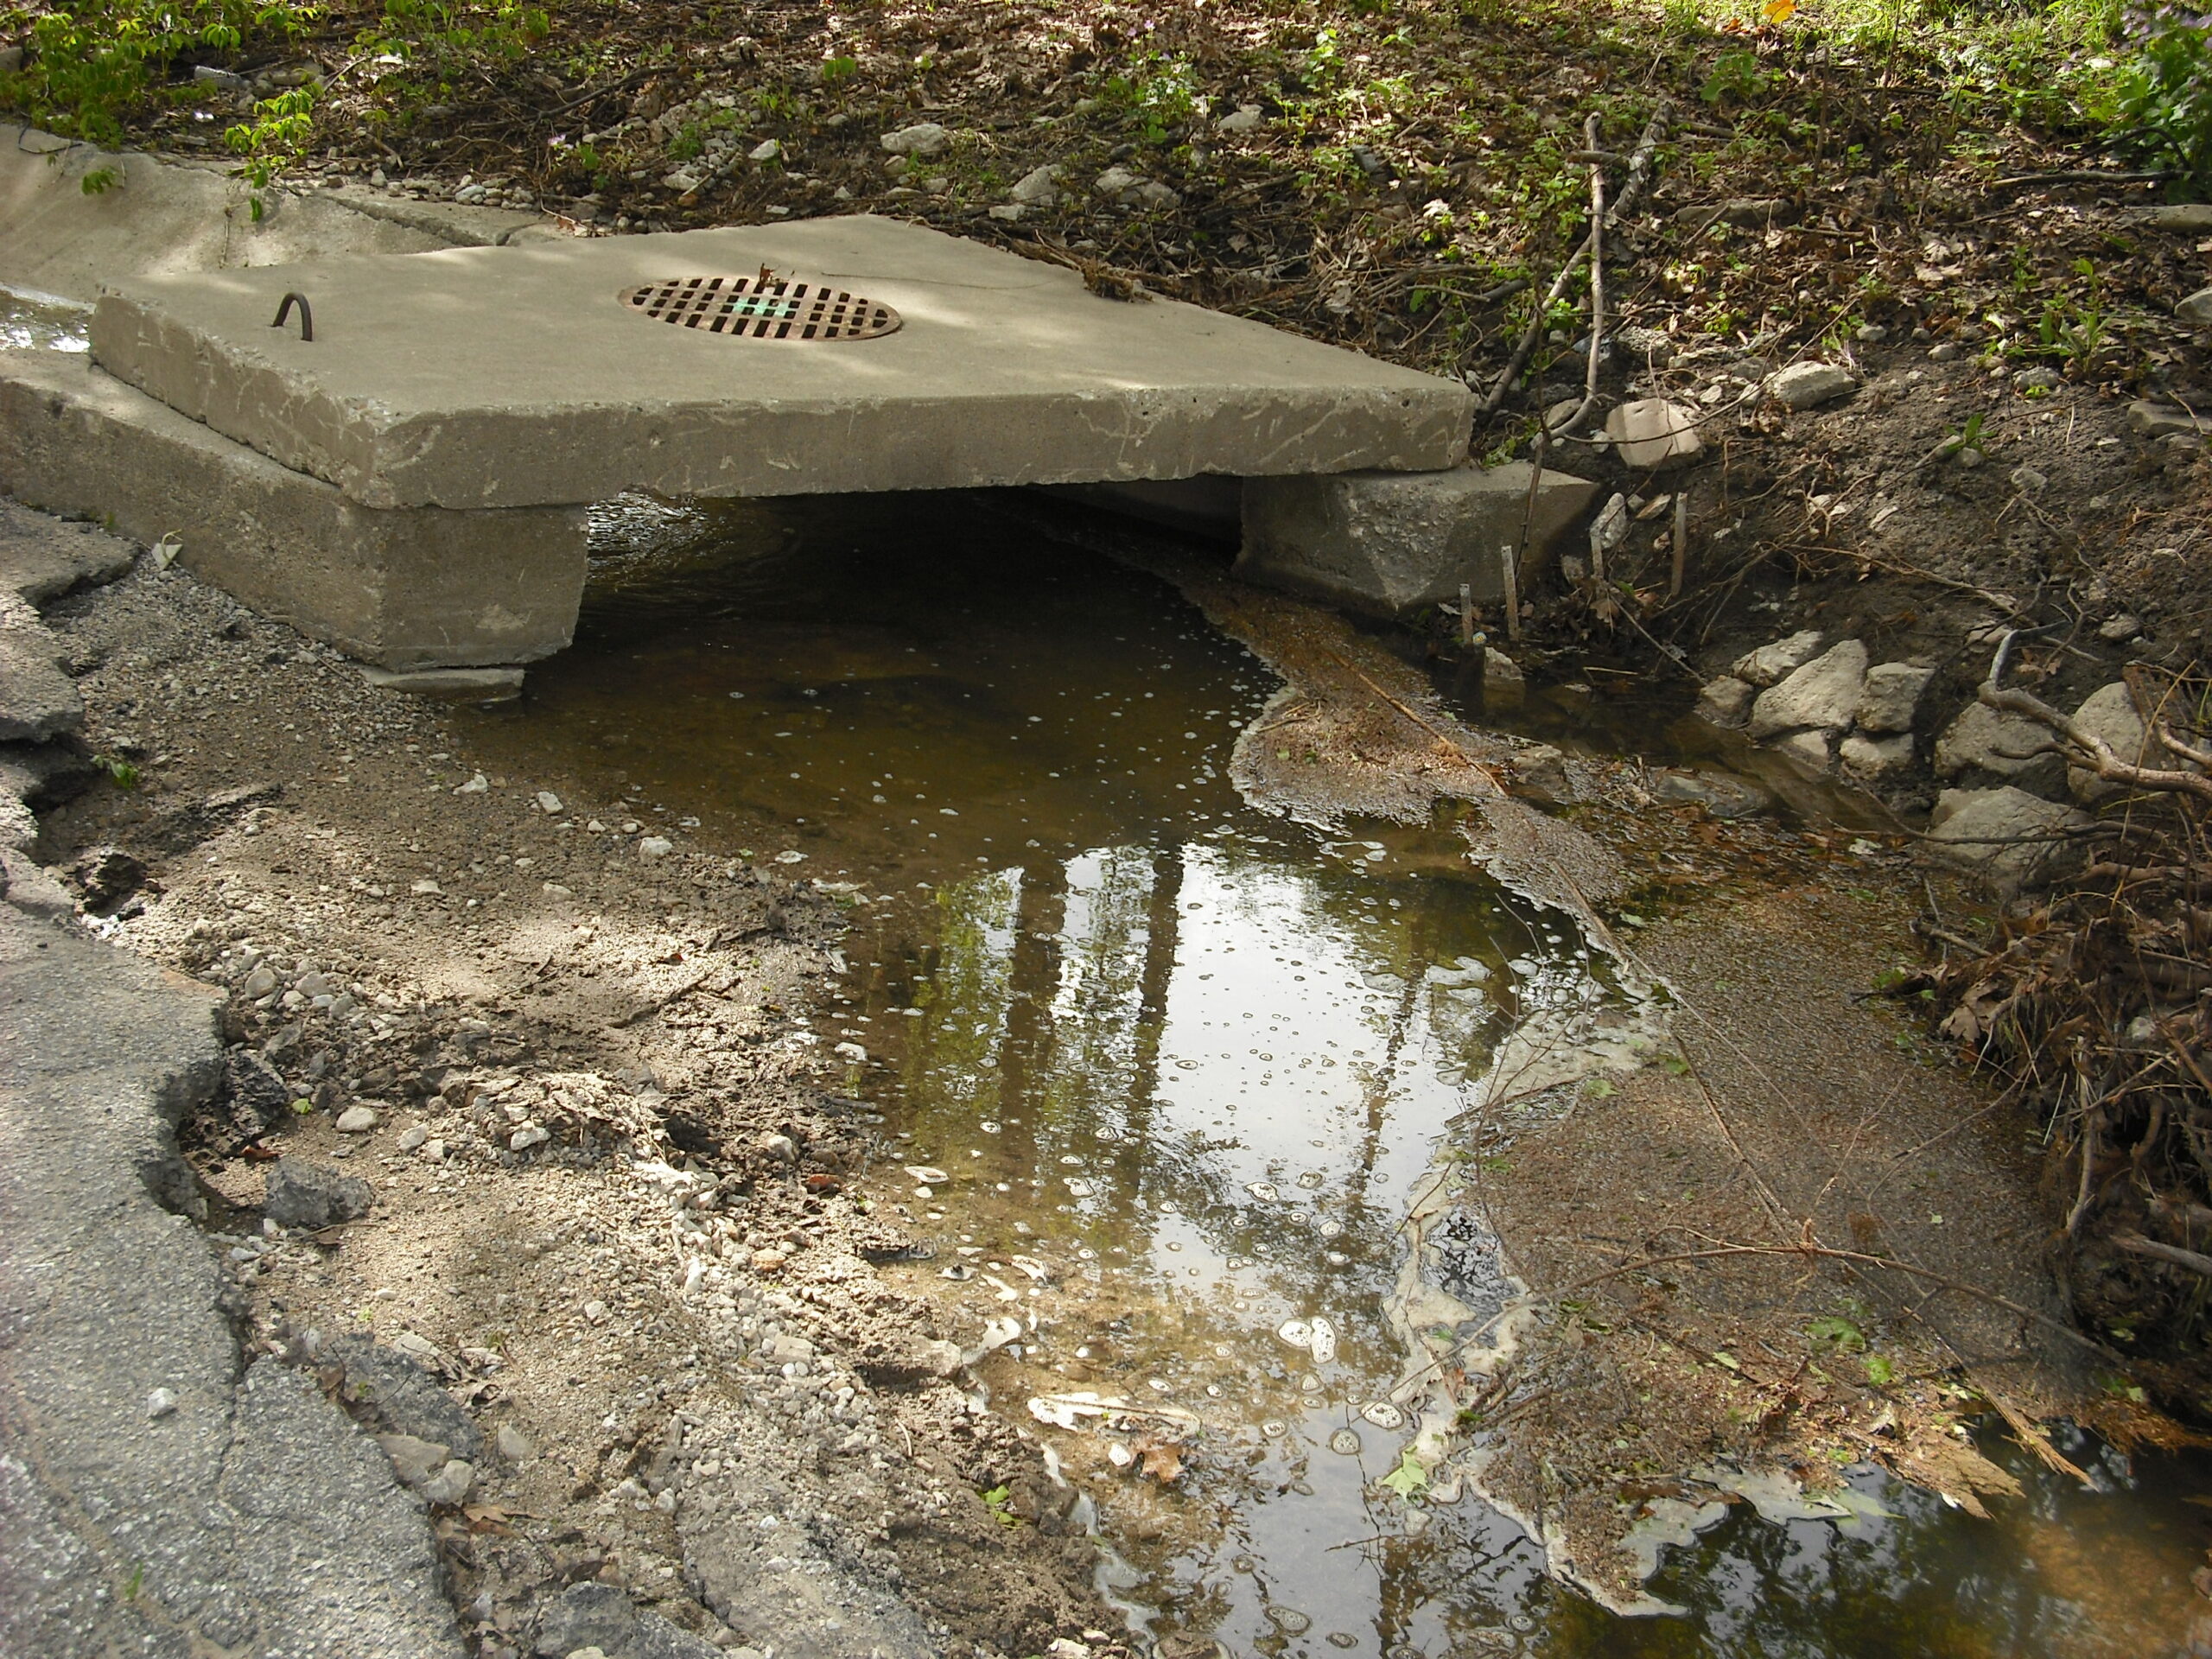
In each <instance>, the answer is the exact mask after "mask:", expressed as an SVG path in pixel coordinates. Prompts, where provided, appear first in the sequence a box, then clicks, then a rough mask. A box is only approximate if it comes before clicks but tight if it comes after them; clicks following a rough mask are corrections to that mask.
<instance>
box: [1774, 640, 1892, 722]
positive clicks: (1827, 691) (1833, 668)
mask: <svg viewBox="0 0 2212 1659" xmlns="http://www.w3.org/2000/svg"><path fill="white" fill-rule="evenodd" d="M1865 689H1866V646H1865V645H1862V644H1860V643H1859V641H1858V640H1856V639H1846V640H1843V641H1841V642H1840V644H1838V645H1834V647H1832V648H1831V649H1830V650H1828V651H1827V652H1824V653H1823V654H1822V655H1821V656H1818V657H1815V658H1814V659H1813V660H1812V661H1811V662H1809V663H1808V664H1805V665H1804V667H1802V668H1801V669H1799V670H1798V671H1796V673H1794V674H1792V675H1791V676H1790V677H1789V678H1788V679H1786V680H1784V681H1783V682H1782V683H1780V684H1779V685H1775V686H1770V687H1769V688H1768V689H1767V690H1764V691H1762V692H1761V693H1759V698H1758V702H1754V703H1753V704H1752V705H1751V725H1750V727H1749V730H1750V732H1751V735H1752V736H1753V737H1758V738H1765V737H1772V736H1774V735H1775V734H1777V733H1778V732H1792V731H1797V730H1799V729H1801V728H1811V729H1813V730H1815V731H1821V732H1840V731H1843V730H1845V729H1846V728H1848V727H1849V726H1850V724H1851V720H1852V715H1853V714H1854V713H1855V712H1856V711H1857V709H1858V707H1859V693H1860V692H1861V691H1862V690H1865Z"/></svg>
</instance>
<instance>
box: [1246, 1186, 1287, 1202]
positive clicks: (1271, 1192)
mask: <svg viewBox="0 0 2212 1659" xmlns="http://www.w3.org/2000/svg"><path fill="white" fill-rule="evenodd" d="M1244 1190H1245V1191H1246V1192H1249V1193H1250V1194H1251V1195H1252V1196H1253V1197H1254V1198H1257V1199H1259V1200H1260V1202H1261V1203H1262V1204H1273V1203H1274V1201H1275V1200H1276V1199H1278V1198H1281V1197H1282V1194H1281V1192H1278V1191H1277V1190H1276V1188H1275V1184H1274V1182H1273V1181H1255V1182H1253V1183H1252V1184H1251V1185H1249V1186H1248V1187H1246V1188H1245V1189H1244Z"/></svg>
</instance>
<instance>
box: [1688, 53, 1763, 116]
mask: <svg viewBox="0 0 2212 1659" xmlns="http://www.w3.org/2000/svg"><path fill="white" fill-rule="evenodd" d="M1773 84H1774V77H1773V76H1772V75H1770V74H1769V73H1767V71H1765V70H1764V69H1763V68H1761V67H1759V59H1758V53H1756V52H1751V51H1747V50H1745V48H1741V47H1737V48H1733V49H1732V50H1730V51H1726V52H1723V53H1722V54H1720V55H1719V57H1717V58H1715V59H1714V60H1713V68H1712V70H1711V72H1710V73H1707V76H1706V78H1705V84H1704V85H1703V86H1700V87H1699V88H1698V90H1697V95H1698V96H1699V97H1700V98H1701V99H1704V100H1705V101H1706V102H1707V103H1708V104H1715V105H1718V104H1749V103H1751V102H1752V101H1753V100H1755V99H1758V98H1759V97H1761V96H1762V95H1763V94H1764V92H1766V91H1767V89H1768V88H1769V87H1770V86H1772V85H1773Z"/></svg>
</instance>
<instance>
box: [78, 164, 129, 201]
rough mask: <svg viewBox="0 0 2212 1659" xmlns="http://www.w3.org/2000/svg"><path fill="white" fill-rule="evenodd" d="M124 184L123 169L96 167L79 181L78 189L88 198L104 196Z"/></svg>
mask: <svg viewBox="0 0 2212 1659" xmlns="http://www.w3.org/2000/svg"><path fill="white" fill-rule="evenodd" d="M122 182H123V172H122V169H121V168H113V167H96V168H92V170H91V171H90V172H88V173H86V175H85V176H84V177H83V178H81V179H79V180H78V181H77V188H79V190H82V191H83V192H84V193H85V194H86V195H88V196H104V195H105V194H107V193H108V192H109V191H111V190H112V189H114V188H116V186H118V185H119V184H121V183H122Z"/></svg>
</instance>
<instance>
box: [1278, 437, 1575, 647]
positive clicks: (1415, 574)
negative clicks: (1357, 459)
mask: <svg viewBox="0 0 2212 1659" xmlns="http://www.w3.org/2000/svg"><path fill="white" fill-rule="evenodd" d="M1597 493H1598V486H1596V485H1594V484H1592V483H1589V482H1587V481H1586V480H1582V479H1579V478H1570V477H1568V476H1567V474H1564V473H1551V472H1548V473H1546V474H1544V476H1543V480H1542V482H1541V484H1540V485H1539V486H1538V487H1537V491H1536V509H1535V517H1534V518H1533V519H1532V520H1531V522H1530V524H1529V549H1528V553H1527V555H1526V556H1525V557H1524V560H1523V563H1522V570H1521V577H1522V582H1523V583H1524V584H1525V583H1526V582H1527V581H1528V579H1529V577H1530V576H1531V575H1534V574H1535V572H1536V571H1537V570H1538V569H1541V566H1542V563H1543V562H1544V560H1545V558H1546V557H1547V556H1548V555H1549V554H1550V553H1551V551H1552V550H1553V547H1554V543H1555V542H1556V541H1557V540H1558V539H1559V537H1560V535H1561V534H1562V532H1564V531H1567V528H1568V527H1569V526H1570V525H1572V524H1574V523H1575V522H1576V521H1577V520H1578V519H1579V518H1580V517H1581V516H1582V514H1583V513H1584V512H1586V511H1587V510H1588V508H1589V505H1590V503H1591V500H1592V498H1593V497H1595V496H1596V494H1597ZM1528 499H1529V463H1528V462H1527V461H1509V462H1508V463H1506V464H1505V465H1504V466H1503V467H1489V468H1484V467H1474V466H1468V467H1454V468H1453V469H1452V470H1451V471H1450V472H1435V473H1373V472H1364V473H1346V474H1338V475H1337V476H1334V477H1328V478H1249V479H1247V480H1244V544H1243V551H1242V553H1241V554H1240V555H1239V556H1238V557H1237V561H1236V574H1237V575H1239V576H1241V577H1243V579H1244V580H1246V581H1248V582H1264V583H1267V584H1268V585H1269V586H1272V587H1277V588H1287V589H1289V590H1291V591H1292V592H1294V593H1302V594H1310V595H1312V596H1313V597H1316V598H1319V599H1325V600H1327V601H1330V602H1331V603H1332V604H1339V605H1343V606H1345V607H1349V608H1351V609H1353V610H1360V611H1365V612H1368V613H1371V614H1376V615H1381V616H1402V615H1405V614H1407V613H1410V612H1413V611H1417V610H1419V609H1421V607H1423V606H1427V605H1435V604H1439V603H1441V602H1443V601H1447V600H1448V601H1452V602H1454V603H1456V602H1457V601H1458V600H1459V586H1460V584H1461V583H1462V582H1465V583H1466V584H1467V585H1469V586H1470V587H1471V588H1473V590H1474V597H1475V599H1476V600H1477V601H1478V602H1481V603H1484V604H1494V603H1496V602H1497V601H1499V600H1501V599H1503V597H1504V594H1505V581H1504V572H1503V566H1502V564H1501V563H1500V559H1499V552H1500V550H1501V549H1503V548H1507V547H1512V546H1516V545H1517V544H1518V543H1519V542H1520V539H1521V522H1522V513H1523V512H1524V511H1525V510H1526V506H1527V503H1528Z"/></svg>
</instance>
